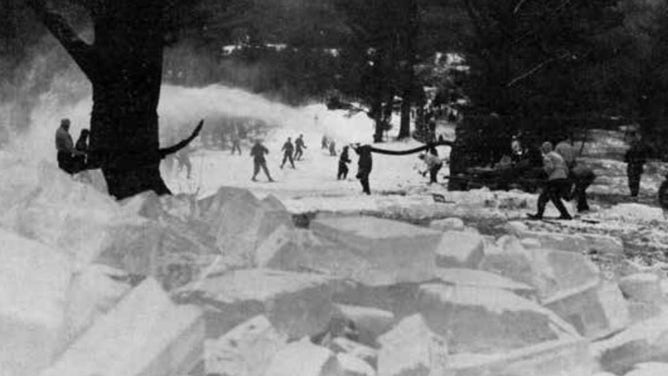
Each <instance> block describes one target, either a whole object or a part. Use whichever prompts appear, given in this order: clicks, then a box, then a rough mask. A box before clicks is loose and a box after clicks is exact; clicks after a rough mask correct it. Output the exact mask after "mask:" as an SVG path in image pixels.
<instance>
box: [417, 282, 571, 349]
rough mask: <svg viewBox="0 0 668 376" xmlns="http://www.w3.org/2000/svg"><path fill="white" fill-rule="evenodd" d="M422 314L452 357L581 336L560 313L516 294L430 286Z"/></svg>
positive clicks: (425, 288)
mask: <svg viewBox="0 0 668 376" xmlns="http://www.w3.org/2000/svg"><path fill="white" fill-rule="evenodd" d="M420 293H421V296H420V301H419V310H420V313H421V314H422V315H423V316H424V318H425V320H426V322H427V324H428V325H429V327H430V328H432V329H433V330H434V332H436V334H439V335H442V336H443V337H444V338H445V340H446V341H447V342H448V347H449V348H450V351H451V352H452V353H476V354H495V353H499V352H505V351H510V350H513V349H518V348H523V347H527V346H532V345H536V344H539V343H542V342H547V341H554V340H558V339H562V338H565V337H567V336H570V337H573V336H577V334H576V332H575V330H574V329H573V328H572V327H571V326H570V325H568V324H567V323H566V322H564V321H563V320H562V319H560V318H559V317H557V316H556V315H555V314H554V313H552V312H550V311H549V310H547V309H545V308H543V307H541V306H540V305H538V304H537V303H534V302H532V301H529V300H526V299H523V298H521V297H519V296H517V295H515V294H513V293H512V292H510V291H506V290H500V289H489V288H476V287H461V286H446V285H440V284H427V285H423V286H422V287H421V288H420Z"/></svg>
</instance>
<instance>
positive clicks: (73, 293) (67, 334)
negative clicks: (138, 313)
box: [61, 264, 132, 350]
mask: <svg viewBox="0 0 668 376" xmlns="http://www.w3.org/2000/svg"><path fill="white" fill-rule="evenodd" d="M129 279H130V278H129V276H128V275H127V274H126V273H125V272H124V271H122V270H118V269H114V268H111V267H108V266H105V265H98V264H92V265H90V266H88V267H87V268H85V269H83V270H82V271H81V272H79V273H76V274H75V275H74V277H73V278H72V282H71V283H70V288H69V290H68V293H67V303H66V305H65V325H64V335H63V337H64V338H63V344H62V346H61V350H65V348H67V346H68V345H69V344H71V343H72V342H73V341H74V340H76V339H77V338H78V337H79V336H80V335H81V334H82V333H83V332H84V331H85V330H86V329H88V328H89V327H90V326H91V325H92V324H93V323H94V322H95V320H97V319H98V318H99V317H100V316H102V315H104V314H105V313H107V312H109V311H110V310H111V309H112V308H113V307H114V306H116V304H117V303H118V302H119V301H120V300H121V298H123V296H125V294H127V293H128V292H129V291H130V289H131V288H132V286H131V284H130V281H129Z"/></svg>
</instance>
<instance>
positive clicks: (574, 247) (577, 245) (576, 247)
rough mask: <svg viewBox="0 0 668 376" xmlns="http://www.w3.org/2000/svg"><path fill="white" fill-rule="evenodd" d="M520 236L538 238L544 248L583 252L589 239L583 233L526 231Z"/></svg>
mask: <svg viewBox="0 0 668 376" xmlns="http://www.w3.org/2000/svg"><path fill="white" fill-rule="evenodd" d="M520 236H521V237H522V238H530V239H537V240H538V241H539V242H540V244H541V246H542V248H546V249H556V250H559V251H567V252H577V253H582V252H584V251H585V250H586V248H587V246H586V245H587V241H586V240H585V238H584V237H583V236H581V235H572V234H560V233H554V232H534V231H526V232H523V233H522V234H521V235H520Z"/></svg>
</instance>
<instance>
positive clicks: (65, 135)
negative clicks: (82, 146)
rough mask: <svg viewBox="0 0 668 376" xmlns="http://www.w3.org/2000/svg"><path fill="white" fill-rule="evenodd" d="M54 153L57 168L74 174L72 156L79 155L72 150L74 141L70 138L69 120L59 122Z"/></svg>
mask: <svg viewBox="0 0 668 376" xmlns="http://www.w3.org/2000/svg"><path fill="white" fill-rule="evenodd" d="M56 151H57V159H58V167H60V169H61V170H63V171H65V172H67V173H68V174H70V175H71V174H73V173H75V172H76V171H75V162H74V156H76V155H79V154H81V153H80V152H78V151H77V150H76V149H75V148H74V141H73V140H72V136H70V119H63V120H61V121H60V127H58V130H56Z"/></svg>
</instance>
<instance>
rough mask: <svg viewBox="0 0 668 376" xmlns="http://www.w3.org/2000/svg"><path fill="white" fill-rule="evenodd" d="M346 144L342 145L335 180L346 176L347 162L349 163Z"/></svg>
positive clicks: (343, 178)
mask: <svg viewBox="0 0 668 376" xmlns="http://www.w3.org/2000/svg"><path fill="white" fill-rule="evenodd" d="M349 149H350V148H349V147H348V146H344V147H343V150H342V151H341V156H340V157H339V171H338V173H337V174H336V179H337V180H346V178H348V163H350V157H349V156H348V150H349Z"/></svg>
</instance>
